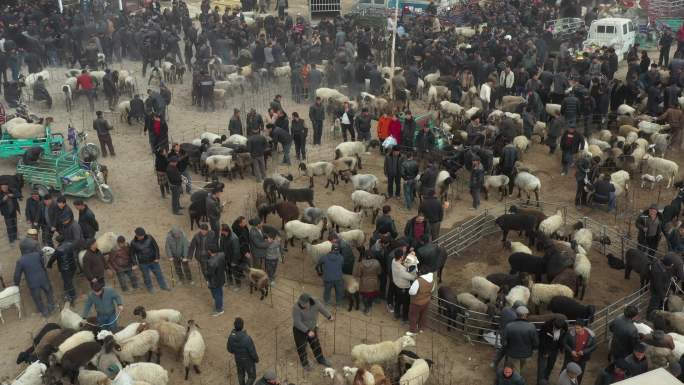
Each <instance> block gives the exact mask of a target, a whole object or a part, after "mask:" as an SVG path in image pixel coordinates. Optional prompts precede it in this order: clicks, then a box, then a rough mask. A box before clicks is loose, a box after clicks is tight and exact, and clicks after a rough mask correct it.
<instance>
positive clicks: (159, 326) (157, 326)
mask: <svg viewBox="0 0 684 385" xmlns="http://www.w3.org/2000/svg"><path fill="white" fill-rule="evenodd" d="M144 327H148V328H150V329H151V330H156V331H157V332H158V333H159V344H161V345H163V346H166V347H168V348H170V349H171V350H173V351H174V352H176V354H177V355H178V357H180V354H181V349H182V348H183V344H184V343H185V328H184V327H183V326H182V325H179V324H177V323H173V322H167V321H161V322H155V323H149V324H145V325H144ZM115 336H116V335H115Z"/></svg>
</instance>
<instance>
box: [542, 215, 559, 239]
mask: <svg viewBox="0 0 684 385" xmlns="http://www.w3.org/2000/svg"><path fill="white" fill-rule="evenodd" d="M562 225H563V212H562V211H561V210H558V211H556V213H555V214H554V215H551V216H550V217H548V218H546V219H544V220H543V221H541V222H540V223H539V231H540V232H542V233H543V234H544V235H546V236H547V237H550V236H551V235H552V234H553V233H555V232H556V231H558V229H560V228H561V226H562Z"/></svg>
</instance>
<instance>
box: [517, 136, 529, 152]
mask: <svg viewBox="0 0 684 385" xmlns="http://www.w3.org/2000/svg"><path fill="white" fill-rule="evenodd" d="M513 144H514V145H515V148H516V149H517V150H518V152H526V151H527V148H528V147H529V146H530V140H529V139H527V137H526V136H525V135H518V136H516V137H515V138H513Z"/></svg>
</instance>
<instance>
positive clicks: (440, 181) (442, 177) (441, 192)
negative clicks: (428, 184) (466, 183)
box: [435, 170, 454, 202]
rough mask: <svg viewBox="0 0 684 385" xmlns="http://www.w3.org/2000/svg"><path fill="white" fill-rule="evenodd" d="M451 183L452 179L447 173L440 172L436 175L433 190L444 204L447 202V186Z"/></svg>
mask: <svg viewBox="0 0 684 385" xmlns="http://www.w3.org/2000/svg"><path fill="white" fill-rule="evenodd" d="M453 181H454V179H453V178H452V177H451V174H450V173H449V171H446V170H441V171H440V172H438V173H437V179H436V181H435V190H436V192H437V196H438V197H439V199H440V200H441V201H443V202H444V201H447V200H448V198H449V197H448V195H449V186H450V185H451V183H452V182H453Z"/></svg>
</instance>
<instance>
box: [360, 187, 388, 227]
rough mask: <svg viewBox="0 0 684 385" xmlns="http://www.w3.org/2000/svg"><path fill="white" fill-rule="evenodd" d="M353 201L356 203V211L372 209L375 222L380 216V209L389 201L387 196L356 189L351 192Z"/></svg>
mask: <svg viewBox="0 0 684 385" xmlns="http://www.w3.org/2000/svg"><path fill="white" fill-rule="evenodd" d="M351 199H352V202H353V203H354V211H357V210H361V209H362V210H364V211H365V210H366V209H370V210H372V212H373V219H372V221H373V223H375V218H376V217H377V216H378V211H380V209H381V208H382V206H383V205H384V204H385V202H386V201H387V197H386V196H384V195H378V194H371V193H369V192H367V191H363V190H356V191H354V192H353V193H352V194H351Z"/></svg>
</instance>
